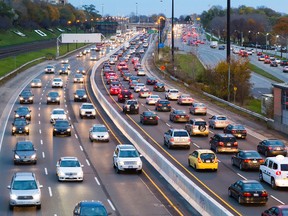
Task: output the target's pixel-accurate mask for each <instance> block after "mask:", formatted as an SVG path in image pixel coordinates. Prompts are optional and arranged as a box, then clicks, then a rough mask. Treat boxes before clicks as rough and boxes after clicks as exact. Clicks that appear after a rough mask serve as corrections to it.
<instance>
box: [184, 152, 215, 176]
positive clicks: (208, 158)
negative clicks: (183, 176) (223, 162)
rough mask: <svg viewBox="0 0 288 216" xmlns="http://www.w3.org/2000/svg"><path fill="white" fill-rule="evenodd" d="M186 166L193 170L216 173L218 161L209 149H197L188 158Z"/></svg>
mask: <svg viewBox="0 0 288 216" xmlns="http://www.w3.org/2000/svg"><path fill="white" fill-rule="evenodd" d="M188 164H189V166H191V167H193V168H194V169H195V170H200V169H210V170H213V171H217V169H218V159H217V156H216V154H215V153H214V152H213V151H211V150H209V149H198V150H195V151H193V152H192V153H191V154H189V156H188Z"/></svg>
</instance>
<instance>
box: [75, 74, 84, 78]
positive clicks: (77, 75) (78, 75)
mask: <svg viewBox="0 0 288 216" xmlns="http://www.w3.org/2000/svg"><path fill="white" fill-rule="evenodd" d="M82 77H83V75H82V74H76V75H75V78H82Z"/></svg>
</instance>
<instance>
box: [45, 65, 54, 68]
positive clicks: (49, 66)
mask: <svg viewBox="0 0 288 216" xmlns="http://www.w3.org/2000/svg"><path fill="white" fill-rule="evenodd" d="M46 68H48V69H51V68H54V66H52V65H48V66H47V67H46Z"/></svg>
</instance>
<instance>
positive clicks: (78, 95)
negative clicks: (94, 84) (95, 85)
mask: <svg viewBox="0 0 288 216" xmlns="http://www.w3.org/2000/svg"><path fill="white" fill-rule="evenodd" d="M77 101H83V102H87V94H86V91H85V89H77V90H76V92H75V93H74V102H77Z"/></svg>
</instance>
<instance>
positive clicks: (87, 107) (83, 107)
mask: <svg viewBox="0 0 288 216" xmlns="http://www.w3.org/2000/svg"><path fill="white" fill-rule="evenodd" d="M82 109H94V107H93V105H90V104H84V105H83V106H82Z"/></svg>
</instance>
